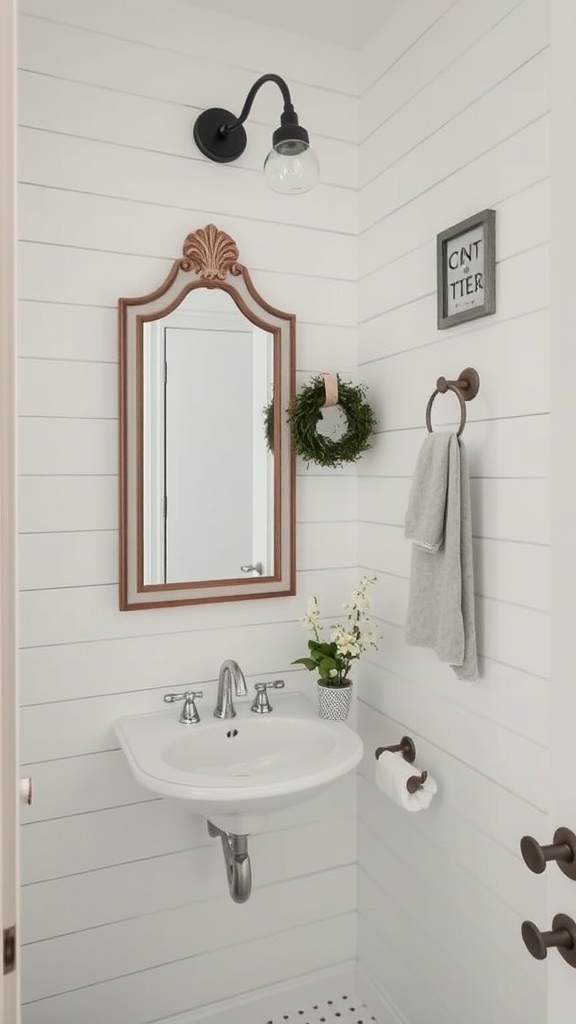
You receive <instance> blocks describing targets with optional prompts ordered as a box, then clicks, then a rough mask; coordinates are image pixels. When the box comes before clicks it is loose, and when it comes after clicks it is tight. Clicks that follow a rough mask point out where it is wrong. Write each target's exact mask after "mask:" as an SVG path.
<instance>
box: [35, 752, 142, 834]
mask: <svg viewBox="0 0 576 1024" xmlns="http://www.w3.org/2000/svg"><path fill="white" fill-rule="evenodd" d="M29 770H30V775H31V776H32V777H33V779H34V801H33V809H32V806H31V807H30V809H28V808H26V813H24V814H23V815H22V818H21V820H22V823H23V824H28V823H33V822H39V821H44V820H46V821H48V820H54V819H57V818H60V817H62V816H66V815H76V814H79V815H85V814H90V813H91V812H92V811H99V810H102V809H106V810H107V809H109V808H111V807H122V806H124V805H126V804H136V803H138V802H140V801H149V800H150V797H151V796H154V795H155V794H153V793H151V792H150V790H147V789H145V788H144V786H142V785H141V784H140V783H138V782H136V781H135V779H134V778H133V776H132V774H131V772H130V770H129V768H128V765H127V763H126V758H125V757H124V754H123V753H122V752H121V751H120V750H109V751H107V752H105V753H99V754H88V755H86V756H84V757H83V756H77V757H71V758H65V759H63V760H60V761H44V762H41V763H39V764H33V765H30V766H29Z"/></svg>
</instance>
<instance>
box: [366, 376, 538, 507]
mask: <svg viewBox="0 0 576 1024" xmlns="http://www.w3.org/2000/svg"><path fill="white" fill-rule="evenodd" d="M458 365H459V364H458ZM456 372H459V371H456ZM444 375H445V374H444ZM434 384H435V381H432V382H431V383H430V391H428V390H427V389H424V387H423V386H422V394H423V395H424V400H423V401H422V406H421V413H420V417H419V421H420V422H419V425H418V427H417V428H415V429H413V430H392V431H388V432H386V433H385V435H384V436H383V438H382V441H381V442H380V440H379V439H378V441H377V443H376V444H375V445H374V447H373V448H371V450H370V451H369V452H367V453H366V455H364V457H363V459H362V462H361V464H360V475H361V476H363V477H365V478H366V477H368V478H370V477H372V478H373V477H380V478H384V477H385V476H392V477H408V478H411V477H412V473H413V472H414V467H415V465H416V459H417V457H418V452H419V451H420V448H421V447H422V442H423V440H424V438H425V436H426V427H425V425H424V418H425V411H426V404H427V402H428V399H429V397H430V395H431V394H432V391H433V390H434ZM384 424H385V421H384ZM549 441H550V422H549V416H548V415H547V414H546V415H537V416H519V417H517V418H516V419H512V420H485V421H484V422H482V423H480V422H476V423H474V425H473V426H472V425H470V427H469V428H467V429H466V431H465V433H464V442H465V444H466V449H467V451H468V456H469V467H470V478H471V480H474V479H475V478H476V477H478V476H482V477H486V478H488V477H489V478H492V477H505V478H506V479H508V480H510V481H515V480H516V481H519V480H521V479H526V478H528V479H532V480H535V481H537V480H542V479H544V478H546V477H547V475H548V466H549V462H548V458H549V447H548V446H549ZM384 493H385V492H384V491H383V494H384ZM543 496H544V500H545V492H544V491H543Z"/></svg>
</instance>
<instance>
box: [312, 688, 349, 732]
mask: <svg viewBox="0 0 576 1024" xmlns="http://www.w3.org/2000/svg"><path fill="white" fill-rule="evenodd" d="M317 691H318V714H319V715H320V718H327V719H329V721H331V722H345V721H346V719H347V718H348V712H349V711H350V703H351V701H352V683H350V682H349V683H348V684H347V685H346V686H322V684H321V683H318V684H317Z"/></svg>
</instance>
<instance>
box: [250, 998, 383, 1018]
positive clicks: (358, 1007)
mask: <svg viewBox="0 0 576 1024" xmlns="http://www.w3.org/2000/svg"><path fill="white" fill-rule="evenodd" d="M262 1024H377V1021H376V1017H372V1016H371V1014H370V1012H369V1011H368V1010H367V1009H366V1007H365V1006H364V1004H363V1002H362V1000H361V999H359V998H358V996H354V995H338V996H334V997H332V998H330V999H326V1000H323V1001H322V1002H318V1003H316V1004H315V1005H314V1006H303V1007H302V1009H300V1010H292V1012H291V1013H286V1014H277V1015H276V1016H275V1017H274V1018H270V1019H268V1020H266V1021H263V1022H262Z"/></svg>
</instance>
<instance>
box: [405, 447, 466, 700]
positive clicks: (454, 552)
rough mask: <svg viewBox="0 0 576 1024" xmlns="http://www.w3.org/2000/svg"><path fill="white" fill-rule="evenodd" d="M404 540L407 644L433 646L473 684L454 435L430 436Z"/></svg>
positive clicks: (461, 488) (460, 466) (459, 461)
mask: <svg viewBox="0 0 576 1024" xmlns="http://www.w3.org/2000/svg"><path fill="white" fill-rule="evenodd" d="M405 536H406V537H407V538H408V539H409V540H411V541H412V542H413V543H412V564H411V569H410V593H409V598H408V614H407V616H406V629H405V638H406V643H407V644H409V645H410V646H413V647H431V648H432V649H433V650H434V651H435V652H436V654H437V656H438V658H439V659H440V661H446V662H448V663H449V664H450V665H451V667H452V668H453V669H454V671H455V673H456V675H457V676H458V678H459V679H465V680H472V679H477V678H478V664H477V658H476V627H475V621H474V572H473V564H472V520H471V514H470V481H469V477H468V458H467V455H466V448H465V447H464V444H463V443H462V442H461V441H459V439H458V437H457V436H456V434H449V433H435V432H434V433H430V434H428V435H427V437H426V439H425V441H424V443H423V445H422V448H421V451H420V454H419V456H418V461H417V463H416V469H415V471H414V477H413V479H412V486H411V489H410V497H409V499H408V508H407V511H406V529H405Z"/></svg>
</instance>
